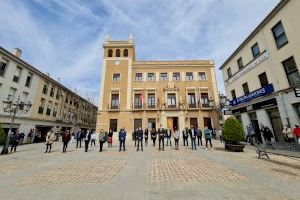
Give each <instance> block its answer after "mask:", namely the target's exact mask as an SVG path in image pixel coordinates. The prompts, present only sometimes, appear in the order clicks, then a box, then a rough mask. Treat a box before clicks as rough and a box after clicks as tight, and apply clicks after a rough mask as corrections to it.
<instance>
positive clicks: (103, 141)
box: [99, 129, 106, 152]
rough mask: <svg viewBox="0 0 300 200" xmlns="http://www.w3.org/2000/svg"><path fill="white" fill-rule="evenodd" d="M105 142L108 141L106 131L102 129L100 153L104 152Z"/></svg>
mask: <svg viewBox="0 0 300 200" xmlns="http://www.w3.org/2000/svg"><path fill="white" fill-rule="evenodd" d="M105 141H106V135H105V132H104V130H103V129H101V131H100V133H99V146H100V149H99V152H102V149H103V144H104V143H105Z"/></svg>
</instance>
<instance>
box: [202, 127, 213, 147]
mask: <svg viewBox="0 0 300 200" xmlns="http://www.w3.org/2000/svg"><path fill="white" fill-rule="evenodd" d="M204 135H205V143H206V145H205V146H206V150H207V143H208V142H209V144H210V148H212V144H211V130H209V128H208V127H207V126H206V127H205V129H204Z"/></svg>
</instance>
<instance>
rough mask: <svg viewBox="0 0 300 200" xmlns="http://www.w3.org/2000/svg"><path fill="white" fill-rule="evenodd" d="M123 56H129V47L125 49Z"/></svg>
mask: <svg viewBox="0 0 300 200" xmlns="http://www.w3.org/2000/svg"><path fill="white" fill-rule="evenodd" d="M123 56H124V57H128V49H124V51H123Z"/></svg>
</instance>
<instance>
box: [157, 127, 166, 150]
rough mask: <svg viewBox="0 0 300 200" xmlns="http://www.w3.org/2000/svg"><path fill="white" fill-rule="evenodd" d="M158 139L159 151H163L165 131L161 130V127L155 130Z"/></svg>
mask: <svg viewBox="0 0 300 200" xmlns="http://www.w3.org/2000/svg"><path fill="white" fill-rule="evenodd" d="M157 134H158V139H159V151H160V150H161V149H162V150H163V151H164V150H165V144H164V138H165V130H164V129H163V127H162V125H160V128H159V129H158V130H157Z"/></svg>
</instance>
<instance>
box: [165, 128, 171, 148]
mask: <svg viewBox="0 0 300 200" xmlns="http://www.w3.org/2000/svg"><path fill="white" fill-rule="evenodd" d="M166 132H167V134H166V138H167V146H169V143H170V146H172V143H171V138H172V131H171V129H169V128H168V129H166Z"/></svg>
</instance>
